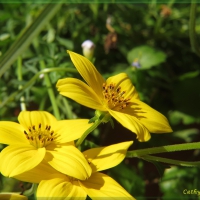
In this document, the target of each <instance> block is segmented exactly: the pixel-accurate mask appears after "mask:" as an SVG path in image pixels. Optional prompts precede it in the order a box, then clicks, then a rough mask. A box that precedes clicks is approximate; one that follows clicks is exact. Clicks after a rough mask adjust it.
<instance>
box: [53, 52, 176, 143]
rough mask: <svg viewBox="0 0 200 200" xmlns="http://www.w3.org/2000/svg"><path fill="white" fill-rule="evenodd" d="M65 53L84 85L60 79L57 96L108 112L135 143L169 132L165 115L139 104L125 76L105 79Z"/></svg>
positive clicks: (79, 58)
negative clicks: (135, 140)
mask: <svg viewBox="0 0 200 200" xmlns="http://www.w3.org/2000/svg"><path fill="white" fill-rule="evenodd" d="M68 53H69V55H70V57H71V60H72V62H73V64H74V65H75V67H76V69H77V70H78V71H79V73H80V74H81V76H82V77H83V78H84V80H85V81H86V83H87V84H85V83H84V82H82V81H80V80H78V79H75V78H65V79H60V80H58V82H57V85H56V86H57V88H58V90H59V92H60V94H62V95H64V96H66V97H69V98H71V99H73V100H75V101H76V102H78V103H80V104H82V105H85V106H87V107H89V108H93V109H96V110H100V111H102V112H107V113H109V114H110V115H111V116H112V117H114V118H115V119H116V120H117V121H118V122H120V123H121V124H122V125H123V126H124V127H126V128H128V129H129V130H131V131H132V132H134V133H135V134H136V135H137V138H138V140H139V141H147V140H149V139H150V137H151V136H150V132H152V133H167V132H172V129H171V127H170V125H169V123H168V121H167V119H166V117H165V116H163V115H162V114H161V113H159V112H157V111H156V110H154V109H153V108H151V107H150V106H148V105H147V104H145V103H143V102H142V101H140V99H139V96H138V93H137V91H136V89H135V87H134V86H133V84H132V82H131V80H130V79H129V78H128V76H127V74H125V73H120V74H118V75H115V76H111V77H109V78H108V79H107V80H105V79H104V78H103V77H102V76H101V74H100V73H99V72H98V71H97V70H96V68H95V67H94V65H93V64H92V63H91V62H90V61H89V60H88V59H87V58H85V57H83V56H81V55H79V54H76V53H74V52H71V51H68Z"/></svg>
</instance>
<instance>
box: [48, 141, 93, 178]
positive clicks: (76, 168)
mask: <svg viewBox="0 0 200 200" xmlns="http://www.w3.org/2000/svg"><path fill="white" fill-rule="evenodd" d="M49 146H52V149H51V150H48V151H47V153H46V156H45V160H46V161H47V162H48V163H49V164H50V165H51V166H52V167H54V168H55V169H56V170H58V171H59V172H61V173H63V174H67V175H69V176H72V177H74V178H77V179H80V180H85V179H87V178H88V177H89V176H90V175H91V173H92V170H91V167H90V166H89V164H88V162H87V160H86V159H85V157H84V156H83V154H82V153H81V152H80V151H79V150H78V149H77V148H76V147H74V146H72V145H69V146H61V147H58V148H56V147H54V146H53V145H49ZM49 146H48V149H50V148H49Z"/></svg>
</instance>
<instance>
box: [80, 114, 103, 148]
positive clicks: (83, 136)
mask: <svg viewBox="0 0 200 200" xmlns="http://www.w3.org/2000/svg"><path fill="white" fill-rule="evenodd" d="M99 118H100V119H98V120H96V121H95V122H94V124H93V125H92V126H91V127H90V128H88V129H87V130H86V131H85V132H84V133H83V135H82V137H81V138H79V140H78V141H77V142H76V147H78V146H80V145H81V144H82V142H83V141H84V139H85V138H86V137H87V135H88V134H89V133H91V132H92V131H93V130H94V129H95V128H97V126H99V124H101V123H102V120H103V117H102V118H101V117H99Z"/></svg>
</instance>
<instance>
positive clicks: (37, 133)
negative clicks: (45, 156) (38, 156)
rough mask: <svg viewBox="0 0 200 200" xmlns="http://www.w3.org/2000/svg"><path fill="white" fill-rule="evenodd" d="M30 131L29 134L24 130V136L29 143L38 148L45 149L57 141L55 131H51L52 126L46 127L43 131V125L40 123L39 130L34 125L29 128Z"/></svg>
mask: <svg viewBox="0 0 200 200" xmlns="http://www.w3.org/2000/svg"><path fill="white" fill-rule="evenodd" d="M44 127H45V126H44ZM28 130H29V131H28V132H27V131H25V130H24V134H25V136H26V138H27V140H28V141H29V143H30V144H31V145H33V146H34V147H36V148H41V147H45V146H47V145H48V144H50V143H51V142H52V141H53V140H54V139H55V134H54V131H53V130H51V126H48V125H46V127H45V128H43V129H42V124H41V123H40V124H39V125H38V128H37V127H36V126H35V125H33V126H32V127H29V128H28Z"/></svg>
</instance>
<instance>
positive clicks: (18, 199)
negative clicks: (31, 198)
mask: <svg viewBox="0 0 200 200" xmlns="http://www.w3.org/2000/svg"><path fill="white" fill-rule="evenodd" d="M0 200H28V198H27V197H26V196H23V195H20V194H17V193H1V194H0Z"/></svg>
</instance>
